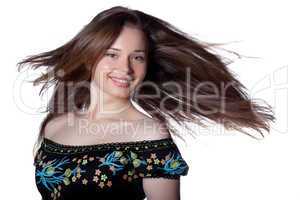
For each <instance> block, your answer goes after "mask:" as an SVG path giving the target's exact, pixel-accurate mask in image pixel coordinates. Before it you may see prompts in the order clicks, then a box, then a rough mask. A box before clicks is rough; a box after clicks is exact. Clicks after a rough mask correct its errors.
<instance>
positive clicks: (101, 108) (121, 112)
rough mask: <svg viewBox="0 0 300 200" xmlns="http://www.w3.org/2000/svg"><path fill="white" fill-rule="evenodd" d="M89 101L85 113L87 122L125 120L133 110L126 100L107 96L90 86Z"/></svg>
mask: <svg viewBox="0 0 300 200" xmlns="http://www.w3.org/2000/svg"><path fill="white" fill-rule="evenodd" d="M90 94H91V101H90V106H89V108H88V110H87V111H86V115H87V118H88V119H89V120H92V121H94V120H101V119H102V120H104V119H120V118H121V119H126V118H128V113H129V112H131V111H133V110H134V109H135V108H134V106H133V105H132V103H131V102H130V100H129V99H128V98H119V97H115V96H112V95H109V94H107V93H105V92H103V91H102V90H100V89H99V88H97V87H95V86H94V85H93V84H91V93H90Z"/></svg>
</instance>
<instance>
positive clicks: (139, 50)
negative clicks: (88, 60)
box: [108, 48, 146, 53]
mask: <svg viewBox="0 0 300 200" xmlns="http://www.w3.org/2000/svg"><path fill="white" fill-rule="evenodd" d="M108 49H112V50H116V51H121V49H117V48H108ZM134 52H144V53H145V52H146V51H145V50H142V49H138V50H134Z"/></svg>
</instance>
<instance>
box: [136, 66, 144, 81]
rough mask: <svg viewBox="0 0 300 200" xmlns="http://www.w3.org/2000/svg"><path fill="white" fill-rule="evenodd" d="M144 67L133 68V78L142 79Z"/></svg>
mask: <svg viewBox="0 0 300 200" xmlns="http://www.w3.org/2000/svg"><path fill="white" fill-rule="evenodd" d="M146 70H147V68H146V66H138V67H136V68H135V70H134V73H135V76H136V77H137V78H138V79H144V77H145V76H146ZM140 81H142V80H140Z"/></svg>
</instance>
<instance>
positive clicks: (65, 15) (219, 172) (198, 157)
mask: <svg viewBox="0 0 300 200" xmlns="http://www.w3.org/2000/svg"><path fill="white" fill-rule="evenodd" d="M115 5H124V6H129V7H130V8H133V9H139V10H141V11H144V12H146V13H148V14H151V15H154V16H156V17H159V18H161V19H164V20H166V21H169V22H170V23H172V24H174V25H175V26H177V27H178V28H180V29H182V30H183V31H185V32H188V33H190V34H191V35H193V36H196V37H198V38H199V39H200V40H203V41H208V42H223V43H226V42H232V41H239V42H235V43H232V44H230V45H227V46H225V47H226V48H229V49H231V50H235V51H238V52H239V53H241V54H243V55H248V56H253V57H260V58H259V59H242V60H239V61H237V62H236V63H234V64H232V65H231V66H230V68H231V69H232V70H233V71H234V72H236V73H237V74H238V76H239V79H240V80H241V82H242V83H244V85H246V87H247V88H248V89H249V94H250V95H251V97H253V98H262V99H264V100H266V101H268V102H269V103H270V104H271V105H272V106H274V108H275V114H276V117H277V121H276V124H273V125H272V130H271V133H270V134H269V135H267V136H266V138H265V139H264V140H261V141H255V140H253V139H251V138H250V137H248V136H245V135H243V134H241V133H232V132H230V133H229V132H224V130H222V129H221V127H219V126H214V127H212V128H210V129H197V132H198V133H199V136H198V137H197V138H196V139H193V138H191V137H189V138H188V144H187V145H185V144H184V143H182V142H181V141H179V140H178V145H179V147H180V148H181V151H182V154H183V156H184V158H185V160H186V161H187V162H188V164H189V165H190V171H189V174H188V176H185V177H182V179H181V180H182V184H181V196H182V199H183V200H185V199H186V200H187V199H188V200H196V199H197V200H199V199H200V200H201V199H203V200H220V199H222V200H241V199H243V200H253V199H256V200H260V199H261V200H265V199H272V200H277V199H278V200H282V199H288V200H298V199H300V189H299V185H300V172H299V170H300V164H299V152H300V144H299V143H300V142H299V138H300V137H299V135H300V131H299V128H298V127H296V126H297V125H299V122H298V120H299V111H300V109H299V104H297V103H299V89H298V88H297V84H299V78H298V77H299V73H298V72H299V70H298V69H299V65H298V64H299V62H297V61H298V59H299V39H298V37H299V30H298V29H297V28H298V27H299V20H296V18H297V17H298V18H299V16H296V11H297V12H298V10H296V8H297V6H296V5H295V3H294V2H293V1H258V0H251V1H232V0H231V1H215V0H209V1H187V0H185V1H177V2H176V1H141V0H139V1H133V0H131V1H112V0H110V1H105V3H104V1H99V0H98V1H56V0H52V1H43V2H42V1H37V0H36V1H33V0H27V1H9V2H8V1H7V2H6V3H5V2H3V1H2V2H1V6H0V9H1V10H0V20H1V31H0V34H1V37H0V41H1V43H0V51H1V94H2V95H1V98H0V99H1V105H2V107H1V108H2V114H1V122H2V125H1V128H2V130H1V139H0V141H1V145H0V148H1V149H0V152H1V157H0V158H1V164H0V176H1V179H0V180H1V181H0V184H1V185H0V188H1V193H0V195H1V197H0V198H1V199H36V200H38V199H40V198H41V197H40V194H39V193H38V191H37V189H36V186H35V182H34V168H33V165H32V163H33V158H32V147H33V144H34V142H35V139H36V137H37V134H38V130H39V126H40V122H41V121H42V119H43V117H44V114H41V113H39V108H41V107H43V106H45V105H46V100H47V99H41V98H40V97H39V96H38V92H39V89H40V87H35V88H33V87H32V85H31V84H29V83H25V82H22V80H23V79H24V76H27V75H26V74H25V75H24V74H18V73H17V71H16V63H17V62H18V61H20V60H21V59H22V58H24V57H25V56H28V55H31V54H37V53H40V52H44V51H48V50H52V49H54V48H56V47H58V46H60V45H62V44H64V43H65V42H66V41H67V40H69V39H71V38H72V37H73V36H75V34H76V33H77V32H78V31H79V30H80V29H81V28H82V27H83V25H85V24H87V23H88V22H89V21H90V20H91V19H92V18H93V17H94V16H95V15H96V14H98V13H99V12H101V11H102V10H103V9H106V8H109V7H111V6H115ZM298 8H299V7H298ZM298 13H299V12H298ZM298 15H299V14H298ZM31 75H32V74H31ZM27 78H28V77H27ZM297 122H298V123H297ZM183 132H184V131H183ZM220 133H222V134H220Z"/></svg>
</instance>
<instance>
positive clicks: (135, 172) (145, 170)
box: [35, 139, 188, 199]
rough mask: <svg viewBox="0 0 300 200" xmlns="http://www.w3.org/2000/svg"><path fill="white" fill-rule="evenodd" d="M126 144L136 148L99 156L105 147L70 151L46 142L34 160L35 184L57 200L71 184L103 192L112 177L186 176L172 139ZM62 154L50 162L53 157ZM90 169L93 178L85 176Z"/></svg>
mask: <svg viewBox="0 0 300 200" xmlns="http://www.w3.org/2000/svg"><path fill="white" fill-rule="evenodd" d="M154 141H155V140H154ZM158 141H161V143H159V142H158ZM127 144H132V145H134V144H136V146H126V147H125V148H122V147H124V146H122V145H120V146H117V145H119V144H118V143H116V144H115V145H116V146H115V145H113V147H115V148H114V149H111V150H110V151H108V153H106V154H104V155H103V156H100V154H99V153H100V152H102V151H103V150H104V149H102V150H101V151H99V148H98V147H101V148H103V147H104V146H105V145H95V146H78V147H75V146H74V147H73V146H71V147H72V148H70V147H67V146H66V145H60V144H58V143H54V142H52V141H51V140H47V141H44V143H42V148H41V149H40V151H39V152H38V154H37V156H36V159H35V165H36V180H37V182H36V183H37V185H40V186H42V187H44V188H46V189H47V190H48V191H49V192H50V195H51V197H52V198H53V199H58V198H59V197H60V196H62V189H63V188H64V187H66V188H67V187H68V186H69V185H70V184H75V183H76V184H82V185H84V186H85V187H88V186H87V185H89V184H95V185H96V186H97V187H99V188H100V189H105V188H111V187H112V186H113V185H114V183H113V179H112V178H113V177H114V176H116V175H120V177H121V179H123V180H126V181H128V182H132V181H133V180H134V179H137V178H139V177H140V178H141V177H166V178H178V177H179V175H185V174H187V171H188V165H187V163H186V162H185V161H184V160H183V158H182V157H181V155H180V153H179V151H178V149H177V148H176V146H172V145H174V143H172V142H171V140H164V139H163V140H156V141H155V142H153V143H152V142H149V143H147V145H144V144H143V143H138V142H137V143H127ZM90 147H93V148H90ZM110 147H112V146H110ZM143 148H144V149H143ZM88 150H89V151H88ZM93 150H97V151H96V154H95V153H93V154H92V155H90V154H89V152H93ZM105 150H106V149H105ZM98 151H99V152H98ZM78 152H79V153H78ZM84 152H86V153H84ZM104 152H105V151H104ZM47 153H50V154H47ZM53 153H54V154H53ZM75 153H77V154H75ZM83 153H84V154H83ZM60 154H61V156H59V157H56V156H55V157H54V159H51V155H60ZM48 156H49V157H48ZM58 158H60V159H58ZM89 163H93V165H89ZM88 167H92V168H94V169H93V170H94V172H93V175H92V176H91V175H89V174H88V173H86V172H87V170H88V169H89V170H90V168H88ZM88 175H89V176H88Z"/></svg>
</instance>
